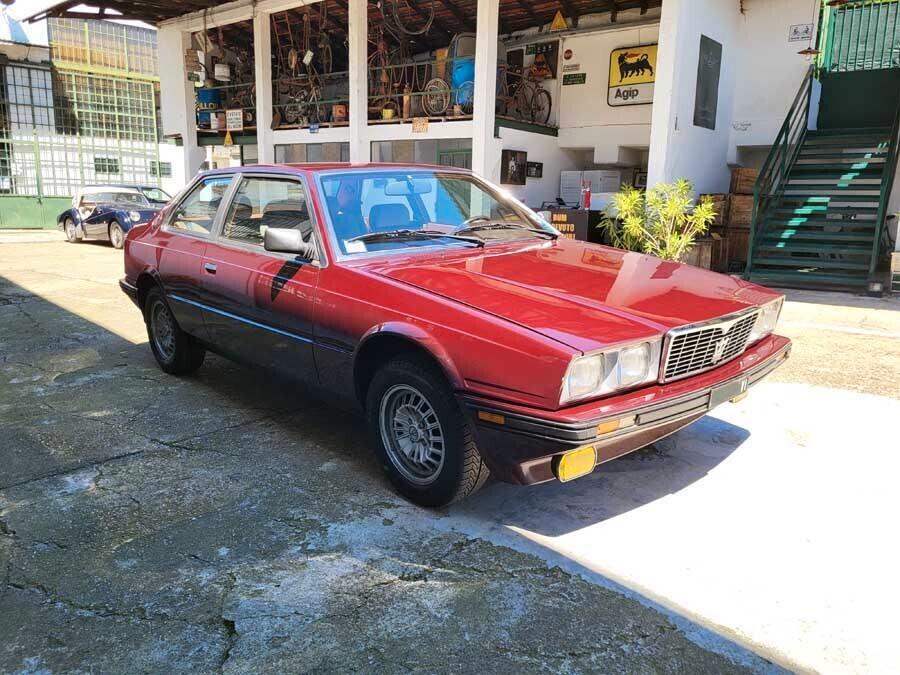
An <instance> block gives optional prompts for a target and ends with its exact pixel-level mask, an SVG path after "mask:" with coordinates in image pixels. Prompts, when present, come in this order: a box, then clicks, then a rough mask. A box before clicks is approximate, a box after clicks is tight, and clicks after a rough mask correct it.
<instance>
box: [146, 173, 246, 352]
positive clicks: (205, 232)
mask: <svg viewBox="0 0 900 675" xmlns="http://www.w3.org/2000/svg"><path fill="white" fill-rule="evenodd" d="M233 179H234V175H233V174H225V175H215V176H207V177H205V178H200V179H199V180H197V182H196V183H195V184H194V185H193V187H191V188H190V189H189V190H188V191H187V192H186V193H185V196H184V198H183V199H182V200H181V201H180V202H179V203H178V204H177V205H175V206H174V207H173V209H172V212H171V213H170V214H169V216H168V217H167V218H166V222H165V223H164V224H163V226H162V227H161V228H160V230H159V236H158V237H157V245H158V248H157V270H158V271H159V275H160V280H161V281H162V284H163V288H164V289H165V292H166V297H167V299H168V300H169V306H170V307H171V308H172V313H173V314H174V315H175V319H176V321H178V325H179V326H181V328H182V329H183V330H184V331H185V332H187V333H189V334H190V335H193V336H195V337H198V338H200V339H201V340H207V339H208V337H209V335H208V333H207V331H206V324H205V323H204V308H203V302H202V301H203V298H202V293H201V274H202V272H201V270H202V266H203V256H204V254H205V253H206V247H207V245H208V244H209V241H210V238H211V237H212V232H213V226H214V225H215V224H216V222H217V219H219V218H221V214H220V207H221V206H222V203H223V202H224V201H225V199H224V198H225V196H226V194H227V192H228V189H229V188H230V186H231V182H232V180H233Z"/></svg>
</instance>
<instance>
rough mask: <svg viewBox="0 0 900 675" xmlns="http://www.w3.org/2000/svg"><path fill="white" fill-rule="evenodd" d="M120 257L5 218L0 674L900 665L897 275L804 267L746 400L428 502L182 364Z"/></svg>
mask: <svg viewBox="0 0 900 675" xmlns="http://www.w3.org/2000/svg"><path fill="white" fill-rule="evenodd" d="M120 275H121V253H119V252H117V251H114V250H113V249H111V248H109V247H108V246H106V245H103V244H90V243H85V244H78V245H68V244H65V243H63V242H61V241H60V235H57V234H56V233H49V234H42V233H3V232H0V582H2V586H0V672H10V671H11V672H17V671H20V672H37V671H40V670H41V669H46V670H48V671H67V670H77V669H82V670H93V671H96V672H122V671H129V672H133V671H146V672H186V671H191V672H194V671H197V672H210V671H218V670H225V671H228V672H259V671H261V670H278V671H301V670H302V671H308V670H341V671H347V670H355V671H366V672H395V671H397V670H405V669H408V670H412V671H417V672H425V671H427V672H459V671H475V670H477V671H478V672H494V671H506V672H508V671H511V670H516V671H522V672H538V671H540V672H547V671H549V672H586V671H606V672H613V671H614V672H692V673H693V672H698V673H700V672H703V673H705V672H709V673H720V672H737V671H750V672H777V671H779V670H780V669H781V667H785V668H789V669H794V670H809V671H814V670H818V671H822V672H892V671H893V672H896V671H897V669H898V664H900V644H898V643H897V641H896V640H895V639H893V635H892V630H891V629H892V627H893V625H895V623H896V622H895V621H894V620H893V613H894V607H896V603H897V601H898V600H900V591H898V584H896V583H895V581H894V574H893V571H894V570H895V569H896V568H897V565H898V562H900V561H898V555H897V551H896V547H895V546H894V544H893V543H892V542H893V540H894V537H893V536H892V535H891V534H890V533H891V532H893V530H895V529H896V528H895V526H894V524H893V522H892V514H896V513H898V512H900V508H898V507H900V496H897V495H896V491H895V490H894V489H893V485H892V483H893V476H894V475H895V474H896V469H898V468H900V467H898V463H900V462H898V459H897V457H896V453H890V452H889V450H890V448H891V447H892V446H891V441H890V439H891V438H892V437H893V436H896V433H893V434H892V433H891V432H892V431H893V430H892V429H891V428H890V423H891V421H892V420H895V419H898V418H900V401H898V398H900V312H898V310H900V303H898V302H897V301H896V300H875V299H864V298H856V297H853V296H846V295H838V294H811V293H791V294H790V296H789V297H790V298H791V301H790V302H789V303H788V304H787V305H786V307H785V310H784V313H783V321H782V328H781V330H780V332H782V333H785V334H787V335H789V336H790V337H792V338H793V339H794V340H795V349H794V355H793V358H792V359H791V361H790V362H789V363H788V364H787V365H786V366H785V367H784V368H783V369H782V370H781V371H779V372H778V373H777V374H776V376H774V377H773V378H772V379H771V381H769V382H767V383H764V384H763V385H760V386H759V387H758V388H756V389H754V390H753V392H752V393H751V395H750V397H749V398H748V399H746V400H745V401H744V402H742V403H741V404H739V405H736V406H735V405H726V406H725V407H723V408H720V409H718V410H717V411H716V412H715V414H714V415H712V416H709V417H707V418H705V419H704V420H701V421H700V422H698V423H696V424H694V425H692V426H691V427H689V428H688V429H686V430H684V431H682V432H680V433H679V434H676V435H675V436H673V437H671V438H669V439H667V440H666V441H664V442H662V443H659V444H657V445H656V446H655V447H653V448H651V449H647V450H645V451H642V452H641V453H638V454H636V455H634V456H632V457H630V458H627V459H623V460H619V461H616V462H612V463H610V464H607V465H605V466H603V467H601V468H600V469H598V470H597V471H596V472H595V473H594V474H592V475H591V476H589V477H586V478H584V479H581V480H579V481H576V482H575V483H571V484H568V485H565V486H563V485H546V486H539V487H536V488H513V487H510V486H505V485H492V486H489V487H488V488H487V489H486V490H484V491H482V492H481V493H479V494H478V495H476V496H475V497H474V498H473V499H471V500H469V501H467V502H465V503H463V504H460V505H457V506H454V507H452V508H450V509H446V510H442V511H438V512H429V511H423V510H420V509H417V508H414V507H412V506H410V505H408V504H406V503H405V502H403V501H402V500H400V499H398V498H397V497H396V496H395V495H394V494H393V493H392V492H391V490H390V488H389V486H388V485H387V484H386V482H385V481H384V479H383V478H382V476H381V473H380V470H379V469H378V467H377V466H376V464H375V462H374V460H373V458H372V457H371V455H370V453H369V451H368V450H367V449H366V441H365V431H364V429H363V426H362V423H361V422H360V421H359V420H357V419H356V418H355V417H353V416H352V415H349V414H347V413H345V412H342V411H338V410H334V409H332V408H329V407H328V406H326V405H324V404H323V403H321V402H320V401H318V400H316V399H315V398H312V397H310V396H309V395H308V394H306V393H304V392H303V391H301V390H299V389H297V388H296V387H295V386H294V385H292V384H290V383H280V382H273V381H272V380H271V378H268V377H265V376H262V375H258V374H255V373H253V372H251V371H248V370H245V369H243V368H241V367H239V366H236V365H233V364H231V363H229V362H227V361H225V360H222V359H219V358H210V359H209V360H208V361H207V363H206V364H205V365H204V367H203V368H202V369H201V371H200V372H199V373H198V374H197V375H196V376H194V377H191V378H185V379H177V378H172V377H169V376H166V375H164V374H163V373H162V372H160V371H159V370H158V369H157V368H156V366H155V363H154V362H153V360H152V357H151V355H150V353H149V349H148V348H147V345H146V336H145V333H144V329H143V325H142V322H141V319H140V316H139V315H138V312H137V311H136V310H135V309H134V307H133V306H132V305H131V303H130V302H129V301H128V300H127V299H126V298H125V297H124V296H123V295H122V294H121V293H120V292H119V290H118V288H117V287H116V280H117V279H118V277H119V276H120ZM894 445H896V444H894Z"/></svg>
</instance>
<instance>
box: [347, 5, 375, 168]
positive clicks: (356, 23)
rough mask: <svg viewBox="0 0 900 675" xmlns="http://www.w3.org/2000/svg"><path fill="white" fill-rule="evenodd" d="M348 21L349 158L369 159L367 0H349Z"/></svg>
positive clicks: (354, 160)
mask: <svg viewBox="0 0 900 675" xmlns="http://www.w3.org/2000/svg"><path fill="white" fill-rule="evenodd" d="M347 20H348V23H349V26H348V32H349V42H350V45H349V47H348V51H349V60H350V73H349V77H350V101H349V105H350V110H349V114H350V161H351V162H368V161H369V159H370V157H371V149H370V147H369V139H368V134H369V120H368V109H369V79H368V78H369V73H368V64H367V60H368V54H369V43H368V32H369V15H368V3H367V1H366V0H350V5H349V8H348V11H347Z"/></svg>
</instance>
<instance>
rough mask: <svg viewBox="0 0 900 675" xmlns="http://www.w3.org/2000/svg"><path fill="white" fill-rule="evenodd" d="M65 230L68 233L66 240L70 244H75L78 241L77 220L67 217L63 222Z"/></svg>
mask: <svg viewBox="0 0 900 675" xmlns="http://www.w3.org/2000/svg"><path fill="white" fill-rule="evenodd" d="M63 232H65V233H66V241H67V242H69V243H70V244H74V243H76V242H77V241H78V232H77V231H76V230H75V221H74V220H72V219H71V218H66V220H65V222H64V223H63Z"/></svg>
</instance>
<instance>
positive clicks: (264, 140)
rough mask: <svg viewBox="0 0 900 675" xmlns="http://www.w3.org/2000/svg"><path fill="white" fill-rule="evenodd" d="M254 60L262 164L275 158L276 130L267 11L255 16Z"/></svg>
mask: <svg viewBox="0 0 900 675" xmlns="http://www.w3.org/2000/svg"><path fill="white" fill-rule="evenodd" d="M253 61H254V65H255V69H256V72H255V74H254V78H255V79H256V147H257V153H258V157H259V159H258V160H257V161H259V163H260V164H272V163H273V162H274V161H275V143H274V141H273V133H272V21H271V17H270V15H269V14H268V13H266V12H258V13H257V14H256V15H255V16H254V17H253Z"/></svg>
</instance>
